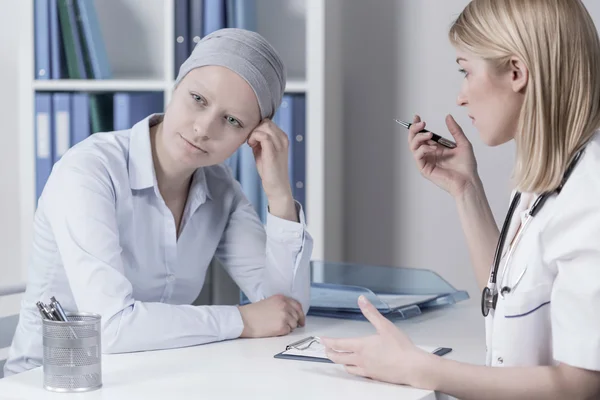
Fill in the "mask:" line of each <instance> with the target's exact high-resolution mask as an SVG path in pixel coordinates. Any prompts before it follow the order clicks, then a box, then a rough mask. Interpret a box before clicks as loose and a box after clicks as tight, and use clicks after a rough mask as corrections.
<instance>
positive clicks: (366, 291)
mask: <svg viewBox="0 0 600 400" xmlns="http://www.w3.org/2000/svg"><path fill="white" fill-rule="evenodd" d="M315 267H320V268H322V271H323V277H324V279H323V282H320V283H317V282H313V283H312V284H311V296H310V309H309V311H308V315H314V316H320V317H332V318H344V319H357V320H364V319H365V317H364V316H363V315H362V313H361V311H360V308H359V307H358V303H357V301H358V297H359V296H360V295H364V296H365V297H366V298H367V299H368V300H369V301H370V302H371V303H372V304H373V305H374V306H375V307H376V308H377V309H378V310H379V312H380V313H381V314H383V315H385V316H386V317H387V318H389V319H393V320H396V319H407V318H411V317H414V316H416V315H420V314H421V313H423V312H424V311H425V310H427V309H431V308H436V307H440V306H444V305H450V304H455V303H457V302H459V301H462V300H466V299H468V298H469V294H468V293H467V292H466V291H464V290H457V289H456V288H454V287H453V286H452V285H450V284H449V283H448V282H447V281H446V280H444V279H443V278H442V277H441V276H440V275H438V274H437V273H435V272H433V271H431V270H427V269H417V268H403V267H387V266H379V265H361V264H349V263H329V262H319V261H312V262H311V268H312V270H313V271H314V269H315Z"/></svg>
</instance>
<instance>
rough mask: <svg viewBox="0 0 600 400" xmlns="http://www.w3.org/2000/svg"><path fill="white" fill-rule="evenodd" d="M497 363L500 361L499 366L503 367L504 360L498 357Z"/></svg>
mask: <svg viewBox="0 0 600 400" xmlns="http://www.w3.org/2000/svg"><path fill="white" fill-rule="evenodd" d="M497 361H498V364H499V365H502V364H504V359H503V358H502V357H498V360H497Z"/></svg>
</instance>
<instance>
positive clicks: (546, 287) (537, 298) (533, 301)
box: [504, 283, 552, 318]
mask: <svg viewBox="0 0 600 400" xmlns="http://www.w3.org/2000/svg"><path fill="white" fill-rule="evenodd" d="M523 289H524V288H523V287H520V288H517V290H515V291H514V292H513V293H509V294H507V295H506V298H505V299H504V317H505V318H522V317H525V316H528V315H531V314H534V313H537V312H538V311H540V310H541V309H542V308H544V307H548V306H549V305H550V296H551V294H552V285H551V284H549V283H543V284H539V285H537V286H534V287H533V288H527V290H523Z"/></svg>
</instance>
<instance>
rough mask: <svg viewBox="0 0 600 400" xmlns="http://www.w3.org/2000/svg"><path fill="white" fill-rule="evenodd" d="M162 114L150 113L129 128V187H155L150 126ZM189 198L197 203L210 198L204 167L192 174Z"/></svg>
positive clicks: (138, 188)
mask: <svg viewBox="0 0 600 400" xmlns="http://www.w3.org/2000/svg"><path fill="white" fill-rule="evenodd" d="M163 115H164V114H152V115H150V116H148V117H146V118H144V119H143V120H141V121H140V122H138V123H136V124H135V125H134V126H133V127H132V128H131V138H130V139H129V162H128V164H129V186H130V187H131V189H134V190H140V189H147V188H150V187H153V186H154V187H156V190H157V191H158V185H157V182H156V171H155V169H154V161H153V159H152V145H151V143H150V128H151V127H152V126H154V125H156V124H158V123H159V122H161V121H162V119H163ZM188 198H189V199H196V200H198V205H199V204H202V203H204V201H206V198H209V199H210V198H212V197H211V194H210V190H209V189H208V183H207V179H206V173H205V172H204V168H198V169H197V170H196V171H195V172H194V175H193V176H192V184H191V185H190V192H189V196H188Z"/></svg>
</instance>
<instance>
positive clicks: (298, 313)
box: [238, 294, 305, 338]
mask: <svg viewBox="0 0 600 400" xmlns="http://www.w3.org/2000/svg"><path fill="white" fill-rule="evenodd" d="M238 308H239V310H240V314H241V315H242V321H243V322H244V330H243V331H242V334H241V335H240V337H253V338H259V337H270V336H282V335H287V334H288V333H290V332H291V331H293V330H294V329H295V328H296V327H298V326H304V320H305V316H304V312H303V311H302V306H301V305H300V303H298V302H297V301H296V300H294V299H291V298H289V297H286V296H283V295H280V294H277V295H274V296H271V297H269V298H267V299H264V300H261V301H257V302H256V303H252V304H247V305H245V306H240V307H238Z"/></svg>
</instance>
